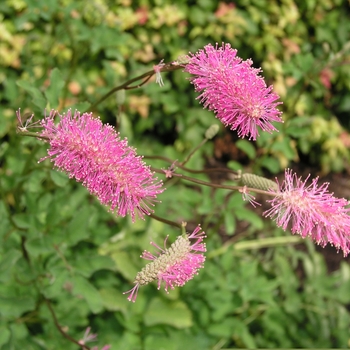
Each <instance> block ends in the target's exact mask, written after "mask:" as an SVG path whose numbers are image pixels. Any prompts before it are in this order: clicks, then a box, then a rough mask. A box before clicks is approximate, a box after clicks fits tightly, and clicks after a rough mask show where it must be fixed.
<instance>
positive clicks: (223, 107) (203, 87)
mask: <svg viewBox="0 0 350 350" xmlns="http://www.w3.org/2000/svg"><path fill="white" fill-rule="evenodd" d="M252 64H253V62H252V60H250V59H248V60H246V61H243V60H242V59H241V58H239V57H238V56H237V50H235V49H232V48H231V45H230V44H224V43H223V44H222V46H221V47H218V45H216V47H213V46H212V45H211V44H209V45H206V46H205V47H204V50H199V51H198V52H197V53H195V54H192V53H191V54H190V56H189V63H188V64H187V65H186V66H185V71H186V72H188V73H190V74H192V75H194V77H192V78H191V82H192V84H193V85H194V87H195V90H196V91H197V92H201V94H200V95H199V96H198V99H199V100H200V102H201V103H202V104H203V106H204V107H205V108H208V109H209V110H211V111H214V113H215V114H216V117H217V118H218V119H219V120H221V122H222V123H223V124H224V125H225V126H230V128H231V130H237V132H238V136H239V137H243V138H244V137H246V136H247V137H249V139H253V140H256V137H257V136H259V132H258V127H260V128H261V129H262V130H263V131H267V132H270V133H271V132H272V131H276V130H277V129H276V128H275V127H274V126H273V125H272V124H271V123H272V122H282V119H281V118H280V115H281V112H280V111H279V110H278V109H277V108H276V107H277V106H278V105H279V104H281V102H276V100H278V99H279V96H278V95H277V94H275V93H273V92H272V86H269V87H267V86H266V83H265V81H264V79H263V78H262V77H261V76H260V72H261V69H256V68H253V67H252Z"/></svg>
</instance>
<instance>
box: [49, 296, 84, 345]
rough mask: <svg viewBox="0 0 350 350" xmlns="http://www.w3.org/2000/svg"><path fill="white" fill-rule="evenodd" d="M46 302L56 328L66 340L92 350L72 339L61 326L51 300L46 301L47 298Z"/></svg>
mask: <svg viewBox="0 0 350 350" xmlns="http://www.w3.org/2000/svg"><path fill="white" fill-rule="evenodd" d="M45 302H46V305H47V307H48V309H49V311H50V314H51V316H52V318H53V322H54V324H55V326H56V328H57V329H58V331H59V332H60V333H61V334H62V335H63V336H64V337H65V338H66V339H68V340H69V341H71V342H72V343H74V344H76V345H78V346H79V347H80V348H82V349H83V350H90V348H89V347H88V346H86V345H82V344H80V343H79V342H78V341H77V340H75V339H74V338H72V337H71V336H70V335H69V334H67V333H66V332H65V331H64V330H63V329H62V327H61V326H60V324H59V323H58V320H57V317H56V314H55V311H54V309H53V307H52V305H51V302H50V300H48V299H46V298H45Z"/></svg>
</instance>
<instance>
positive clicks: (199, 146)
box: [180, 139, 208, 165]
mask: <svg viewBox="0 0 350 350" xmlns="http://www.w3.org/2000/svg"><path fill="white" fill-rule="evenodd" d="M207 141H208V139H203V140H202V141H201V143H200V144H199V145H197V146H196V147H195V148H194V149H193V150H192V151H191V152H190V153H189V154H188V156H187V157H186V158H185V160H184V161H182V162H180V164H181V165H185V164H186V163H187V162H188V161H189V160H190V159H191V157H192V156H193V155H194V154H195V152H197V151H198V150H199V149H200V148H201V147H202V146H203V145H204V144H205V143H206V142H207Z"/></svg>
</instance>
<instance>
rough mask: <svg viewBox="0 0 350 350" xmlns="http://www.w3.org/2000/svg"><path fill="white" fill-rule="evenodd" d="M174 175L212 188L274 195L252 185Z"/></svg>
mask: <svg viewBox="0 0 350 350" xmlns="http://www.w3.org/2000/svg"><path fill="white" fill-rule="evenodd" d="M151 170H152V171H154V172H156V173H158V174H164V171H163V170H162V169H158V168H153V167H151ZM175 176H176V178H178V179H182V180H186V181H190V182H193V183H196V184H198V185H203V186H208V187H212V188H221V189H225V190H231V191H238V190H241V189H243V188H245V190H246V191H247V192H256V193H261V194H266V195H267V196H271V197H274V196H275V195H276V194H275V193H273V192H269V191H265V190H260V189H257V188H252V187H246V186H230V185H219V184H213V183H211V182H207V181H202V180H199V179H195V178H194V177H189V176H186V175H183V174H176V175H175Z"/></svg>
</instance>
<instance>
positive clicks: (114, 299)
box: [100, 288, 130, 314]
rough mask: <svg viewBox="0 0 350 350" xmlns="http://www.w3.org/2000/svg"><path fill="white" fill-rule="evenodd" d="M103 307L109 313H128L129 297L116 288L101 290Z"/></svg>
mask: <svg viewBox="0 0 350 350" xmlns="http://www.w3.org/2000/svg"><path fill="white" fill-rule="evenodd" d="M100 295H101V298H102V302H103V306H104V307H105V308H106V309H107V310H108V311H121V312H123V313H124V314H126V313H127V307H128V305H129V304H130V302H129V301H128V300H127V296H125V295H123V294H122V292H121V291H120V290H117V289H114V288H104V289H101V290H100Z"/></svg>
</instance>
